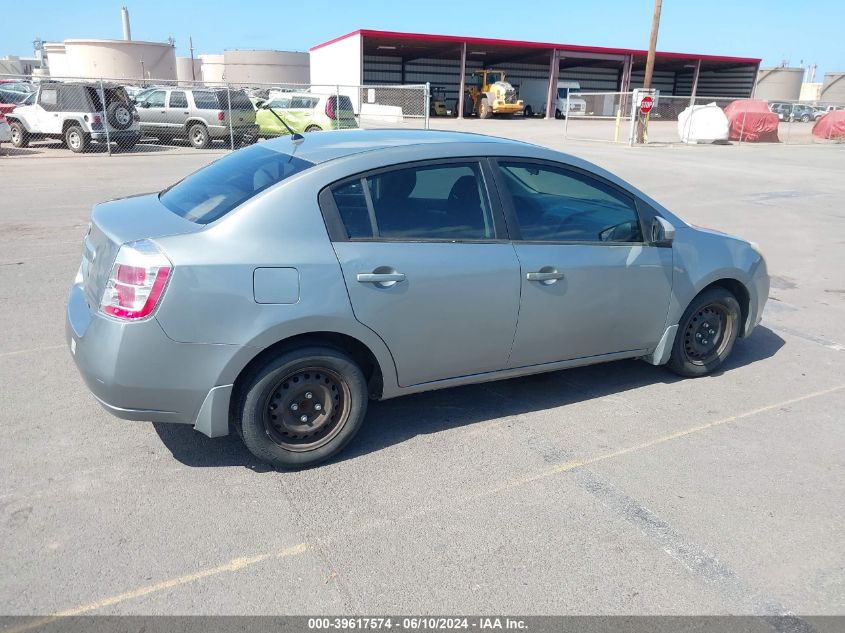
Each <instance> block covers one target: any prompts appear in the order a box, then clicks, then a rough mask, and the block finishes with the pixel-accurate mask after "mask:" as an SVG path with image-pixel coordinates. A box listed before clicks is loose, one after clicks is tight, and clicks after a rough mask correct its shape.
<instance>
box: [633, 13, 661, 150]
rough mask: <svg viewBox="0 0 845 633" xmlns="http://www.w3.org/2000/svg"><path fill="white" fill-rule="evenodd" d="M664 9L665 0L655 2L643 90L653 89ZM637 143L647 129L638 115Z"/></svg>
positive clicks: (641, 139)
mask: <svg viewBox="0 0 845 633" xmlns="http://www.w3.org/2000/svg"><path fill="white" fill-rule="evenodd" d="M662 8H663V0H654V15H653V16H652V18H651V38H650V39H649V41H648V56H647V57H646V60H645V77H644V78H643V89H644V90H648V89H649V88H651V80H652V77H653V76H654V53H655V50H656V49H657V31H658V29H660V10H661V9H662ZM637 118H638V124H637V142H638V143H642V142H643V140H644V138H645V128H644V126H643V120H642V116H641V115H640V114H638V115H637Z"/></svg>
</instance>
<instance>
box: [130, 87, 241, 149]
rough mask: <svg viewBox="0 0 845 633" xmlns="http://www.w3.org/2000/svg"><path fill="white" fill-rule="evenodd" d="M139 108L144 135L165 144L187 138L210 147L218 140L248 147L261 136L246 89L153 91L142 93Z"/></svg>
mask: <svg viewBox="0 0 845 633" xmlns="http://www.w3.org/2000/svg"><path fill="white" fill-rule="evenodd" d="M135 105H136V106H137V108H138V113H139V114H140V117H141V131H142V132H143V133H144V135H145V136H151V137H154V138H157V139H159V140H162V141H165V142H166V141H170V140H172V139H175V138H187V139H188V140H189V141H190V142H191V145H193V146H194V147H196V148H206V147H209V146H210V145H211V142H212V141H214V140H223V141H224V142H225V143H227V144H228V143H229V142H230V141H234V143H235V145H244V144H248V143H251V142H254V141H255V139H256V138H257V137H258V126H257V125H256V124H255V108H254V107H253V105H252V102H251V101H250V100H249V97H247V95H246V93H245V92H244V91H243V90H225V89H210V88H202V89H199V88H177V87H160V88H151V89H148V90H144V91H142V92H141V93H139V94H138V96H137V97H136V98H135ZM230 128H231V131H230Z"/></svg>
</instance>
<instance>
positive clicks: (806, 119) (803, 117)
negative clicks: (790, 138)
mask: <svg viewBox="0 0 845 633" xmlns="http://www.w3.org/2000/svg"><path fill="white" fill-rule="evenodd" d="M809 120H810V115H809V114H805V115H804V116H802V117H801V121H802V122H804V123H807V122H809Z"/></svg>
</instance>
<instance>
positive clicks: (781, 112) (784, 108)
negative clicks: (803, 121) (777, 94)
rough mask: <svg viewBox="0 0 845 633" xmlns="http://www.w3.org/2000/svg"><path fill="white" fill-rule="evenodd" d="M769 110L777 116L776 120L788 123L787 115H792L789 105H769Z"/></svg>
mask: <svg viewBox="0 0 845 633" xmlns="http://www.w3.org/2000/svg"><path fill="white" fill-rule="evenodd" d="M769 110H771V111H772V112H774V113H775V114H777V115H778V120H780V121H788V120H789V115H790V114H791V113H792V104H791V103H777V102H776V103H770V104H769Z"/></svg>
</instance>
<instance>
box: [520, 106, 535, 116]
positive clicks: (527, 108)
mask: <svg viewBox="0 0 845 633" xmlns="http://www.w3.org/2000/svg"><path fill="white" fill-rule="evenodd" d="M522 116H524V117H525V118H526V119H530V118H531V117H533V116H534V110H532V109H531V106H525V109H524V110H523V111H522Z"/></svg>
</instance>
